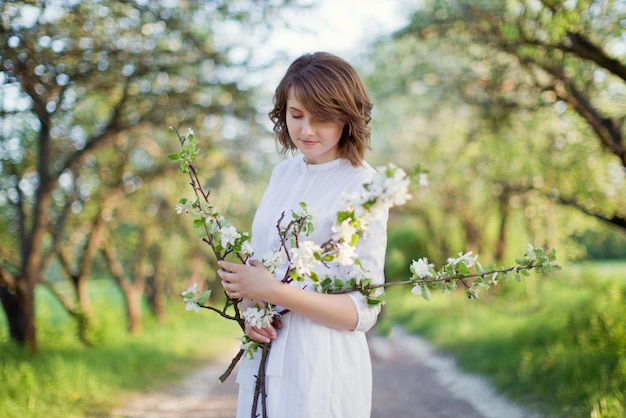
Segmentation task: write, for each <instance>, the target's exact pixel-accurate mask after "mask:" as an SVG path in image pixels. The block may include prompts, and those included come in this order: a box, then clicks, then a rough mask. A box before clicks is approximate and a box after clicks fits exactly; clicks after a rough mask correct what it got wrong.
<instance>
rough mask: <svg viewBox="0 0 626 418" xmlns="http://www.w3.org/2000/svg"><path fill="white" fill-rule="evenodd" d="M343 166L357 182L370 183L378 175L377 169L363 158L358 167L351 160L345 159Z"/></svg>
mask: <svg viewBox="0 0 626 418" xmlns="http://www.w3.org/2000/svg"><path fill="white" fill-rule="evenodd" d="M341 167H342V169H343V170H344V171H345V173H346V174H347V175H348V176H349V177H350V178H352V179H353V180H354V182H355V183H360V184H365V183H369V182H371V181H372V179H373V178H374V176H375V175H376V170H375V169H374V168H373V167H372V166H371V165H369V164H368V163H367V161H365V160H363V161H362V162H361V164H360V165H359V166H357V167H354V166H353V165H352V164H350V162H349V161H347V160H345V161H343V163H342V165H341Z"/></svg>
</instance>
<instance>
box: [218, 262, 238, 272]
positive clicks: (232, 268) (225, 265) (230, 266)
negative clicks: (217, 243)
mask: <svg viewBox="0 0 626 418" xmlns="http://www.w3.org/2000/svg"><path fill="white" fill-rule="evenodd" d="M217 264H218V265H219V266H220V267H221V268H222V269H224V270H226V271H228V272H231V271H235V270H237V268H238V267H239V266H241V264H236V263H231V262H230V261H225V260H220V261H218V262H217Z"/></svg>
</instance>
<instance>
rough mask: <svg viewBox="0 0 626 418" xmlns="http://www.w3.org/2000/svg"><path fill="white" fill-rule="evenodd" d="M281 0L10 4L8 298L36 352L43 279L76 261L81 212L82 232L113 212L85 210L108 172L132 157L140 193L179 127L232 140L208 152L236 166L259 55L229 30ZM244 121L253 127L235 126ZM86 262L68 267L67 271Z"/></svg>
mask: <svg viewBox="0 0 626 418" xmlns="http://www.w3.org/2000/svg"><path fill="white" fill-rule="evenodd" d="M281 4H282V2H272V3H271V4H268V3H266V2H263V1H253V0H250V1H245V2H236V4H235V3H231V2H206V3H205V2H189V1H182V0H181V1H174V2H148V1H131V2H121V1H111V2H106V3H103V2H99V1H85V2H67V3H63V2H61V3H59V2H54V3H52V2H33V1H16V2H4V3H2V5H1V6H0V16H1V19H2V21H1V22H2V24H1V26H0V45H1V50H0V56H1V59H2V66H3V67H2V72H1V78H0V82H1V86H2V90H1V94H2V101H1V103H2V108H1V109H0V112H1V115H2V126H1V130H2V135H1V143H0V146H1V150H2V153H0V157H1V160H0V174H1V175H2V183H1V184H0V207H1V210H0V213H1V214H0V223H2V225H3V226H5V227H6V229H3V231H5V232H3V238H6V240H5V241H3V246H2V260H1V262H0V300H1V301H2V306H3V308H4V311H5V313H6V315H7V318H8V323H9V333H10V337H11V339H13V340H15V341H17V342H19V343H23V344H27V345H28V346H29V347H31V349H33V350H35V349H36V348H37V339H36V330H35V316H34V315H35V312H34V294H35V293H34V291H35V286H36V284H37V283H39V282H41V281H42V279H44V277H46V275H47V274H48V271H47V269H46V266H47V263H48V262H50V260H53V259H54V257H51V255H52V254H55V255H56V254H58V259H60V260H61V263H62V264H63V263H64V261H63V260H64V259H65V260H66V261H67V254H68V247H67V245H66V241H65V240H67V239H68V238H69V237H70V236H71V234H72V231H69V230H68V229H66V228H67V225H68V222H67V221H66V219H67V216H68V215H69V214H70V213H71V214H73V215H75V216H76V217H79V218H81V221H76V222H74V224H73V225H78V224H81V225H83V226H84V233H85V236H87V235H90V234H94V233H96V232H97V231H98V227H97V225H98V222H99V221H98V216H100V217H102V215H103V213H104V217H105V218H108V216H109V212H108V211H107V210H108V208H106V207H105V206H103V205H104V200H101V201H100V202H101V203H96V204H95V205H94V206H95V207H94V208H92V209H90V210H89V211H88V212H89V213H90V215H87V214H84V215H83V210H87V209H86V208H87V206H89V203H88V201H89V200H90V199H91V198H92V196H96V195H98V194H100V195H101V196H105V195H106V194H107V193H108V192H110V191H111V190H114V189H110V188H109V185H107V176H108V174H107V170H106V167H107V166H109V167H110V170H112V171H115V168H116V167H119V166H123V165H124V164H126V167H127V169H128V171H127V172H124V173H123V174H122V180H123V182H122V189H123V190H124V194H125V195H130V194H131V193H133V192H134V191H136V190H137V189H139V188H141V185H142V184H143V182H144V180H143V179H142V175H144V174H146V173H155V172H159V171H161V172H162V171H163V170H166V166H165V164H168V163H167V162H166V159H165V158H161V157H162V156H163V155H167V149H168V148H169V143H170V142H171V143H172V146H176V143H175V141H171V137H170V132H168V130H167V127H168V126H169V125H178V126H185V125H187V126H192V127H194V128H197V129H201V130H202V135H206V136H210V137H211V138H212V139H213V140H214V141H217V142H219V141H228V142H229V143H230V144H231V147H224V148H225V149H226V150H227V151H225V152H227V153H228V154H229V155H228V158H226V157H225V156H224V155H220V153H214V154H213V155H210V156H209V158H213V159H217V160H218V163H219V161H220V160H221V161H222V164H216V165H217V166H220V165H225V164H227V163H225V161H234V162H235V163H236V161H237V160H238V158H237V156H238V155H237V152H236V146H237V145H238V144H240V143H241V142H242V141H245V139H246V137H247V135H250V134H254V130H255V129H260V128H255V126H258V125H257V124H256V123H255V117H256V111H255V108H254V106H253V102H252V101H251V87H250V86H249V85H248V84H247V83H245V79H244V77H243V75H244V74H245V70H246V69H247V68H248V60H249V59H251V54H250V51H247V50H246V49H244V48H242V47H241V46H237V45H235V44H234V42H233V40H234V39H235V38H233V37H232V36H231V35H232V33H233V31H234V30H236V28H239V29H240V30H241V31H242V33H252V31H253V30H256V29H254V28H262V27H263V26H265V23H264V22H266V21H267V20H268V16H269V15H270V14H271V13H272V10H273V9H274V7H279V6H280V5H281ZM256 33H257V35H258V34H259V33H261V32H259V30H257V32H256ZM237 121H245V123H246V125H247V126H249V127H250V128H248V129H247V130H242V131H238V130H237V126H239V125H241V124H242V122H240V123H239V125H238V122H237ZM233 126H234V127H235V129H233ZM114 144H115V147H114V148H109V147H112V146H113V145H114ZM231 157H233V160H230V158H231ZM127 158H128V159H130V160H131V164H127V163H126V159H127ZM94 203H95V202H94ZM67 207H69V208H70V211H69V212H68V210H67ZM130 207H131V208H132V210H133V211H136V210H145V208H136V207H133V206H132V205H130ZM103 209H105V210H104V212H103V211H102V210H103ZM98 213H100V215H98ZM85 218H88V219H90V220H89V221H87V220H85ZM105 220H106V219H105ZM85 225H91V227H89V226H85ZM62 243H63V244H62ZM76 248H77V247H74V248H73V249H71V250H72V251H74V250H75V249H76ZM83 248H84V250H82V252H83V256H85V257H87V258H88V257H89V256H90V254H91V249H88V248H91V247H89V245H87V246H84V247H83ZM79 260H80V257H78V258H76V259H75V260H74V263H73V266H72V263H70V262H67V263H65V268H66V271H67V272H68V273H69V276H76V271H74V272H73V273H72V271H73V269H76V268H77V266H78V265H80V264H81V262H80V261H79ZM82 271H84V270H82ZM48 283H52V282H51V281H49V282H48ZM79 294H80V292H79ZM80 303H81V304H82V310H85V309H86V302H85V301H84V300H83V301H82V302H80ZM83 313H84V312H83Z"/></svg>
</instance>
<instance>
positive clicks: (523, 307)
mask: <svg viewBox="0 0 626 418" xmlns="http://www.w3.org/2000/svg"><path fill="white" fill-rule="evenodd" d="M625 272H626V263H608V264H607V263H601V264H597V263H596V264H593V263H586V264H584V265H582V264H579V265H573V266H567V268H565V269H564V270H563V271H562V272H561V273H560V274H559V275H558V276H557V277H555V278H548V279H541V278H535V277H532V278H530V279H529V280H528V281H527V282H526V283H523V284H518V283H517V282H511V283H508V284H505V285H504V286H503V287H501V288H500V289H498V290H497V291H496V292H495V293H493V294H482V295H481V299H479V300H478V301H467V300H465V298H464V295H463V294H462V293H461V292H459V293H458V294H455V295H452V296H446V295H443V294H433V295H432V298H431V301H430V302H427V301H424V300H423V299H421V298H419V297H418V298H416V297H415V296H414V295H411V294H410V292H407V291H406V289H402V290H401V291H391V292H389V295H388V303H387V305H386V308H385V309H386V314H387V315H388V317H389V318H391V320H394V321H398V322H399V323H401V324H402V325H403V326H404V327H406V328H407V329H408V330H409V331H411V332H414V333H417V334H420V335H422V336H424V337H426V338H428V339H429V340H431V341H432V342H433V343H434V344H435V345H436V346H438V347H439V348H441V349H442V350H444V351H445V352H447V353H449V354H451V355H453V356H454V357H455V358H456V359H457V361H458V363H459V365H460V366H461V367H462V368H464V369H465V370H468V371H470V372H475V373H480V374H483V375H485V376H486V377H488V378H489V379H490V380H491V382H492V383H493V384H494V385H495V386H496V387H497V388H498V389H499V390H501V391H502V392H503V393H505V394H507V395H509V396H510V397H511V398H513V399H515V400H517V401H519V402H521V403H523V404H524V405H527V406H530V407H531V408H535V409H537V410H539V411H541V412H543V413H544V414H546V415H547V416H550V417H568V418H570V417H604V418H611V417H623V416H625V415H626V400H625V398H624V397H625V395H624V394H625V393H626V277H625V275H624V273H625Z"/></svg>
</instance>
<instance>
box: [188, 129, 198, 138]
mask: <svg viewBox="0 0 626 418" xmlns="http://www.w3.org/2000/svg"><path fill="white" fill-rule="evenodd" d="M195 134H196V133H195V132H194V131H193V129H191V128H189V129H188V130H187V136H192V135H195Z"/></svg>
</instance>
